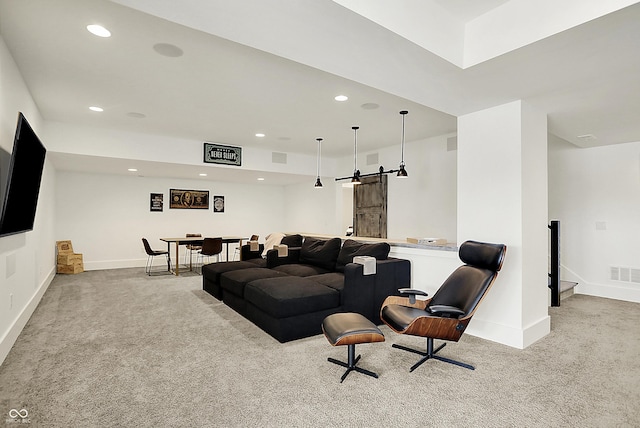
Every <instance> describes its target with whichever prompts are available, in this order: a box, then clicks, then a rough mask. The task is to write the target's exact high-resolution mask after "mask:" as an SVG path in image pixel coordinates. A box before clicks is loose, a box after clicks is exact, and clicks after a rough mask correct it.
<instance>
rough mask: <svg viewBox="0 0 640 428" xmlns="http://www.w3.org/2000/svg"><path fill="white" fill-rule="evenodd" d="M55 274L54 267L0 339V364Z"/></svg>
mask: <svg viewBox="0 0 640 428" xmlns="http://www.w3.org/2000/svg"><path fill="white" fill-rule="evenodd" d="M55 274H56V270H55V265H54V266H53V268H52V269H51V271H50V272H49V274H48V275H47V277H46V278H45V279H44V281H42V283H41V284H40V286H39V287H38V290H37V291H36V292H35V294H34V295H33V296H32V297H31V300H29V303H27V305H26V306H25V307H24V308H23V309H22V311H21V312H20V315H18V317H17V318H16V319H15V321H14V322H13V324H12V325H11V327H9V329H8V330H7V332H6V333H5V335H4V336H3V337H2V338H0V364H2V363H3V362H4V360H5V358H7V355H9V351H11V348H12V347H13V344H14V343H16V340H17V339H18V336H20V333H21V332H22V329H23V328H24V326H25V325H27V322H28V321H29V318H31V315H33V311H35V310H36V308H37V307H38V303H40V300H41V299H42V296H43V295H44V293H45V291H47V289H48V288H49V285H50V284H51V281H53V278H54V276H55Z"/></svg>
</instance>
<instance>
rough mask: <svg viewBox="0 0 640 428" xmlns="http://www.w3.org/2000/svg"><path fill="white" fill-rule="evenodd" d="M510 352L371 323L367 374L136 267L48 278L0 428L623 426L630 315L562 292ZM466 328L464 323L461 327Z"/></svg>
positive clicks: (631, 349) (19, 345) (632, 367)
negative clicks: (435, 351)
mask: <svg viewBox="0 0 640 428" xmlns="http://www.w3.org/2000/svg"><path fill="white" fill-rule="evenodd" d="M549 312H550V314H551V317H552V318H551V323H552V324H551V325H552V331H551V333H550V334H549V335H548V336H546V337H545V338H543V339H542V340H540V341H539V342H537V343H535V344H534V345H532V346H530V347H528V348H527V349H525V350H518V349H514V348H510V347H507V346H504V345H500V344H497V343H493V342H489V341H486V340H482V339H478V338H475V337H472V336H469V335H465V336H463V338H462V340H461V341H460V342H459V343H451V344H449V345H447V346H446V347H445V348H444V349H443V350H442V351H441V355H443V356H449V357H451V358H454V359H460V360H462V361H465V362H468V363H470V364H474V365H475V366H476V370H475V371H469V370H466V369H463V368H460V367H456V366H453V365H450V364H446V363H442V362H439V361H428V362H426V363H425V364H424V365H422V366H421V367H420V368H419V369H417V370H416V371H415V372H413V373H409V367H410V366H411V365H412V364H413V363H414V362H416V361H417V358H418V356H417V355H415V354H411V353H407V352H404V351H401V350H397V349H393V348H391V344H392V343H400V344H404V345H407V346H424V345H425V343H426V341H425V340H424V339H420V338H415V337H405V336H401V335H397V334H395V333H393V332H391V331H390V330H389V329H387V328H386V327H382V329H383V332H384V333H385V336H386V338H387V341H386V342H384V343H376V344H367V345H358V346H357V347H356V352H357V353H358V354H362V359H361V362H360V363H359V364H360V365H361V366H362V367H364V368H367V369H369V370H372V371H375V372H377V373H378V374H379V375H380V378H379V379H373V378H370V377H368V376H364V375H361V374H359V373H352V374H350V375H349V376H348V377H347V379H346V380H345V382H344V383H343V384H340V376H341V375H342V373H343V369H342V368H341V367H338V366H336V365H334V364H331V363H329V362H327V360H326V359H327V357H329V356H331V357H334V358H337V359H340V360H343V361H344V360H346V357H347V355H346V354H347V350H346V347H335V348H334V347H331V346H330V345H329V343H328V342H327V340H326V339H325V338H324V336H322V335H319V336H315V337H311V338H307V339H302V340H298V341H294V342H289V343H286V344H280V343H278V342H277V341H276V340H274V339H273V338H271V336H269V335H267V334H266V333H264V332H262V330H260V329H259V328H257V327H255V326H254V325H253V324H251V323H250V322H248V321H247V320H245V319H244V318H242V317H241V316H239V315H238V314H236V313H235V312H234V311H233V310H231V309H229V308H228V307H226V306H225V305H224V304H222V303H221V302H219V301H217V300H215V299H214V298H213V297H211V296H209V295H208V294H206V293H205V292H204V291H202V290H201V277H200V276H196V275H185V276H180V277H178V278H176V277H174V276H170V275H161V276H153V277H147V276H146V275H144V271H143V269H118V270H108V271H90V272H84V273H82V274H78V275H67V276H61V275H58V276H56V278H55V280H54V281H53V283H52V284H51V286H50V287H49V290H48V291H47V292H46V294H45V296H44V298H43V299H42V301H41V303H40V305H39V306H38V308H37V310H36V311H35V313H34V315H33V316H32V318H31V320H30V321H29V323H28V324H27V326H26V327H25V329H24V331H23V332H22V334H21V335H20V337H19V338H18V340H17V342H16V344H15V346H14V347H13V349H12V350H11V352H10V353H9V355H8V357H7V359H6V360H5V362H4V363H3V365H2V366H0V412H1V414H2V416H0V424H1V423H3V422H4V423H5V424H6V426H11V427H15V426H18V423H17V422H13V419H10V417H9V416H8V414H9V411H10V409H18V410H21V409H27V410H28V412H29V414H28V419H29V422H30V426H38V427H138V426H140V427H334V426H335V427H338V426H339V427H383V426H384V427H387V426H395V427H398V426H403V427H424V426H427V427H430V426H433V427H458V426H461V427H462V426H464V427H637V426H640V410H638V402H640V359H638V357H637V356H638V355H639V354H640V340H639V339H640V330H639V329H638V327H637V326H638V325H640V304H636V303H628V302H620V301H614V300H608V299H602V298H595V297H589V296H581V295H576V296H573V297H570V298H569V299H567V300H564V301H563V302H562V306H561V307H560V308H550V309H549ZM472 322H473V321H472Z"/></svg>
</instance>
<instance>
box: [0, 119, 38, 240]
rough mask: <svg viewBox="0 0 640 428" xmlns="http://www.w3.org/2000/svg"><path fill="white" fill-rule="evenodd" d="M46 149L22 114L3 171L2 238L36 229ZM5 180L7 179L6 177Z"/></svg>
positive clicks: (0, 231) (0, 234)
mask: <svg viewBox="0 0 640 428" xmlns="http://www.w3.org/2000/svg"><path fill="white" fill-rule="evenodd" d="M46 153H47V149H46V148H45V147H44V146H43V145H42V143H41V142H40V139H39V138H38V136H37V135H36V134H35V132H33V128H31V125H29V122H27V119H26V118H25V117H24V115H23V114H22V113H18V125H17V126H16V135H15V139H14V140H13V151H12V152H11V158H10V160H9V165H8V167H5V168H3V169H4V170H6V174H5V172H4V171H0V172H1V173H2V175H3V179H2V180H0V182H3V181H4V182H6V185H5V187H4V189H2V190H4V194H3V195H2V196H3V198H2V202H3V204H2V214H1V215H0V236H7V235H13V234H16V233H22V232H28V231H30V230H33V223H34V221H35V217H36V207H37V205H38V194H39V193H40V182H41V179H42V170H43V169H44V159H45V156H46ZM5 177H6V178H5Z"/></svg>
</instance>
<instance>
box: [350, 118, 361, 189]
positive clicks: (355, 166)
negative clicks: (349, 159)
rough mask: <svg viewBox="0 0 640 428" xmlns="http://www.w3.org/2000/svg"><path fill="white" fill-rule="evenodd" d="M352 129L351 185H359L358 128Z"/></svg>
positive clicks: (353, 127)
mask: <svg viewBox="0 0 640 428" xmlns="http://www.w3.org/2000/svg"><path fill="white" fill-rule="evenodd" d="M351 129H353V177H351V184H352V185H355V184H360V170H359V169H358V129H360V127H359V126H352V127H351Z"/></svg>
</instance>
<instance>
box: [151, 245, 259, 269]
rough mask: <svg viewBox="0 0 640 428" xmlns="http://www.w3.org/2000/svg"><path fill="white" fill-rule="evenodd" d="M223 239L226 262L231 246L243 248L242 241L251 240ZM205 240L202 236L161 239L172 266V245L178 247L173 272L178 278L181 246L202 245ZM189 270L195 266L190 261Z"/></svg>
mask: <svg viewBox="0 0 640 428" xmlns="http://www.w3.org/2000/svg"><path fill="white" fill-rule="evenodd" d="M221 238H222V243H223V244H225V247H226V248H225V249H226V251H225V255H226V257H225V260H229V244H235V243H237V244H238V245H239V246H242V241H248V240H249V238H247V237H243V236H222V237H221ZM204 239H205V238H204V237H202V236H190V237H186V236H182V237H179V238H160V240H161V241H163V242H166V243H167V252H168V253H169V264H171V244H174V245H175V247H176V250H175V258H176V262H175V269H174V270H173V273H174V274H175V275H176V276H179V275H180V246H181V245H188V244H194V245H197V244H200V245H202V241H204ZM189 270H193V266H192V265H191V260H189Z"/></svg>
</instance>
